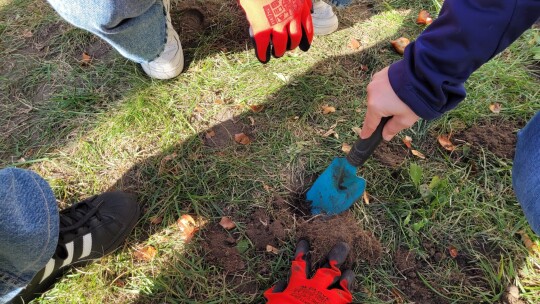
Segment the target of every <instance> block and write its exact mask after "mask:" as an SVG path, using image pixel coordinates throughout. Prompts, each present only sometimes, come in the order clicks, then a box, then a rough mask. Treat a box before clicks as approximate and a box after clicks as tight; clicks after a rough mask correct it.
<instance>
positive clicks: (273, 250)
mask: <svg viewBox="0 0 540 304" xmlns="http://www.w3.org/2000/svg"><path fill="white" fill-rule="evenodd" d="M266 252H271V253H273V254H279V249H277V248H276V247H274V246H272V245H266Z"/></svg>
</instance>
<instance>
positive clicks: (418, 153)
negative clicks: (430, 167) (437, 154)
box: [411, 150, 426, 159]
mask: <svg viewBox="0 0 540 304" xmlns="http://www.w3.org/2000/svg"><path fill="white" fill-rule="evenodd" d="M411 153H412V154H413V155H414V156H416V157H418V158H421V159H426V156H425V155H424V154H422V152H420V151H418V150H411Z"/></svg>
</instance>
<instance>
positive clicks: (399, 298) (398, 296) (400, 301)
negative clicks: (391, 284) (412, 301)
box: [391, 288, 404, 304]
mask: <svg viewBox="0 0 540 304" xmlns="http://www.w3.org/2000/svg"><path fill="white" fill-rule="evenodd" d="M391 292H392V294H393V295H394V298H395V299H396V303H398V304H403V302H404V300H403V296H402V295H401V292H399V291H398V290H397V289H396V288H392V290H391Z"/></svg>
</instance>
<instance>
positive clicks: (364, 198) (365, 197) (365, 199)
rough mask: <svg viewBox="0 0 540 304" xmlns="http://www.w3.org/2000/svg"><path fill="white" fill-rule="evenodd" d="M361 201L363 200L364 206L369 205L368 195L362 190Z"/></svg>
mask: <svg viewBox="0 0 540 304" xmlns="http://www.w3.org/2000/svg"><path fill="white" fill-rule="evenodd" d="M362 199H363V200H364V203H365V204H366V205H369V193H368V192H367V191H365V190H364V194H362Z"/></svg>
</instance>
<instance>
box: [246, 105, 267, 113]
mask: <svg viewBox="0 0 540 304" xmlns="http://www.w3.org/2000/svg"><path fill="white" fill-rule="evenodd" d="M249 108H250V109H251V111H253V112H255V113H259V112H260V111H262V110H263V109H264V105H250V106H249Z"/></svg>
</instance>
